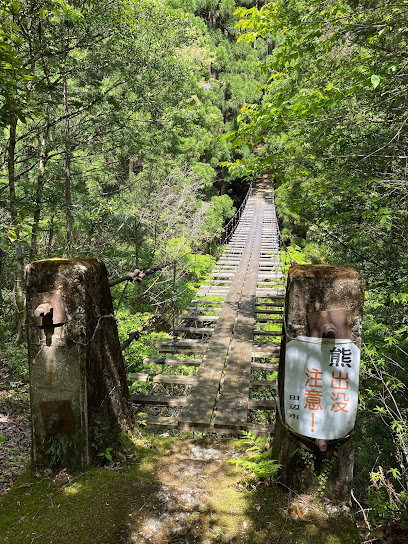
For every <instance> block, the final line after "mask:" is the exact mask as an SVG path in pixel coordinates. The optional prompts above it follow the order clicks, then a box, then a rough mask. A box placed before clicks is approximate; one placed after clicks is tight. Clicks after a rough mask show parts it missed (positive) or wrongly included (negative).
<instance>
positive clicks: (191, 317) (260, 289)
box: [131, 180, 284, 434]
mask: <svg viewBox="0 0 408 544" xmlns="http://www.w3.org/2000/svg"><path fill="white" fill-rule="evenodd" d="M279 249H280V244H279V230H278V224H277V218H276V213H275V206H274V200H273V192H272V189H271V187H270V185H269V182H268V181H267V180H259V181H258V182H256V183H255V184H254V187H253V190H252V193H251V195H250V196H249V198H248V200H247V203H246V206H245V209H244V211H243V213H242V215H241V217H240V220H239V223H238V225H237V228H236V230H235V232H234V234H233V236H232V237H231V239H230V241H229V243H228V244H227V245H226V246H225V248H224V251H223V253H222V256H221V257H220V259H219V260H218V262H217V264H216V266H215V268H214V270H213V271H212V273H211V275H210V278H209V279H208V280H207V281H206V282H205V283H204V284H203V285H202V286H201V287H200V289H199V290H198V292H197V298H196V299H195V300H194V301H193V302H192V305H191V306H190V307H188V308H187V309H186V312H187V313H184V314H182V315H180V316H179V318H178V323H177V326H176V327H175V328H174V331H173V334H174V336H173V338H172V339H169V340H167V341H163V342H159V343H157V345H156V347H157V349H158V352H159V353H160V355H162V356H161V357H148V358H146V359H145V360H144V364H146V365H151V364H156V365H162V366H161V369H162V370H161V372H158V373H157V374H151V373H133V374H132V375H131V379H132V380H133V381H134V382H152V383H153V384H157V387H156V385H154V386H153V391H152V392H151V394H149V395H132V396H131V399H132V401H133V402H135V403H137V404H142V405H144V408H143V410H144V411H150V412H152V413H150V414H149V415H148V417H147V418H146V425H147V426H148V427H159V428H165V429H179V430H199V431H205V432H214V433H223V434H238V433H240V432H241V431H242V430H252V431H255V432H258V433H259V434H269V433H271V432H272V431H273V424H272V421H273V413H274V410H275V404H276V403H275V392H276V375H277V369H278V359H279V352H280V339H281V334H282V319H283V309H284V308H283V307H284V276H283V270H282V266H281V260H280V254H279ZM174 367H178V368H179V369H180V367H181V368H182V369H183V374H182V375H181V374H172V373H171V369H172V368H174ZM184 374H185V375H184ZM164 384H166V386H165V387H164ZM161 386H163V391H164V392H165V394H161V392H160V388H161ZM169 388H170V394H169ZM174 392H175V393H176V394H173V393H174ZM146 406H153V407H154V408H153V409H152V408H150V410H148V409H147V408H146ZM163 414H165V415H163ZM268 414H269V415H268Z"/></svg>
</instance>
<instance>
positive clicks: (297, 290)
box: [273, 265, 364, 501]
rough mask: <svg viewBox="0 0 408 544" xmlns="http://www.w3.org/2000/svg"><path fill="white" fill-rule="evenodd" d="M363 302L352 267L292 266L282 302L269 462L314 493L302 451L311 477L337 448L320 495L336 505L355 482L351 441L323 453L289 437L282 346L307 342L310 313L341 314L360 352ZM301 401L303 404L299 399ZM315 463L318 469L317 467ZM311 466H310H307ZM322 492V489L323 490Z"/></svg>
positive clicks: (315, 484)
mask: <svg viewBox="0 0 408 544" xmlns="http://www.w3.org/2000/svg"><path fill="white" fill-rule="evenodd" d="M363 302H364V280H363V278H362V277H361V276H360V274H359V273H358V272H356V271H355V270H354V269H353V268H350V267H344V266H332V265H295V266H292V267H291V268H290V270H289V274H288V282H287V289H286V301H285V323H284V330H283V335H282V344H281V353H280V361H279V375H278V389H279V409H278V410H277V413H276V430H275V437H274V441H273V457H274V458H275V459H277V461H278V462H279V463H280V464H281V465H282V468H281V470H280V480H281V482H282V483H283V484H285V485H286V486H288V487H290V488H291V489H295V490H296V491H297V492H300V493H313V492H316V491H317V489H318V488H319V485H320V486H321V484H322V481H320V482H319V479H318V478H317V477H316V476H315V475H314V474H313V471H312V468H313V467H311V466H310V463H308V462H307V461H306V462H305V458H307V455H305V453H306V452H305V449H302V444H303V448H304V446H306V447H307V448H309V450H311V451H312V452H313V453H314V457H315V460H314V465H315V472H316V468H317V471H318V470H319V469H320V470H322V469H323V468H324V464H325V463H327V461H323V460H324V459H328V458H330V456H331V454H332V453H333V449H334V448H335V455H334V458H332V461H331V466H330V472H329V474H328V478H327V481H325V482H324V496H325V497H327V498H329V499H331V500H334V501H349V500H350V490H351V483H352V478H353V466H354V445H353V439H352V436H350V437H348V438H346V439H345V440H339V441H337V442H336V443H329V445H328V448H327V451H320V449H319V447H318V444H316V443H315V442H314V441H313V440H311V439H310V438H308V437H306V436H305V437H299V436H296V435H295V434H293V433H292V432H291V431H290V430H289V429H288V428H287V426H286V425H285V422H284V421H282V419H283V418H284V400H283V399H284V390H285V383H284V379H285V358H286V344H287V343H288V342H289V341H290V340H291V339H293V338H296V337H298V336H301V337H304V336H305V337H309V336H310V334H309V328H308V320H307V316H308V313H309V312H323V311H326V310H336V309H345V311H346V316H347V324H348V328H349V331H350V336H351V340H352V341H353V342H354V343H355V344H356V345H357V346H358V347H360V343H361V322H362V313H363ZM300 400H301V399H300ZM316 464H317V465H318V466H317V467H316ZM307 465H309V466H307ZM321 487H322V486H321Z"/></svg>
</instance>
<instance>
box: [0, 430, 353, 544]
mask: <svg viewBox="0 0 408 544" xmlns="http://www.w3.org/2000/svg"><path fill="white" fill-rule="evenodd" d="M152 444H153V447H142V446H140V445H139V446H135V447H134V449H133V451H132V452H131V453H129V450H128V451H127V452H126V453H127V455H128V457H129V456H130V455H133V456H134V457H133V459H132V460H131V462H126V463H125V462H124V463H123V464H122V465H121V466H120V465H116V466H112V467H110V468H99V469H92V470H90V471H88V472H86V473H83V474H79V475H76V476H73V477H72V476H68V475H67V473H66V471H61V472H60V473H59V474H57V475H55V474H54V475H52V474H49V471H45V472H44V471H43V472H41V473H38V472H37V473H35V472H34V471H27V472H25V473H24V474H23V475H22V476H21V477H20V478H19V479H18V480H17V482H16V484H15V486H14V487H13V488H12V489H11V490H10V491H9V492H8V493H7V494H6V495H5V497H4V498H3V499H2V501H1V502H0V535H1V536H0V542H1V543H5V544H6V543H7V544H31V543H35V542H38V543H41V544H52V543H55V544H57V543H58V544H71V543H76V544H91V543H92V544H95V543H98V544H119V543H121V544H134V543H137V544H144V543H151V542H153V543H157V544H159V543H160V544H170V543H171V544H181V543H183V544H187V543H202V544H207V543H208V544H209V543H220V544H227V543H228V544H235V543H236V544H238V543H251V544H261V543H262V544H284V543H287V542H290V543H291V544H310V543H312V542H314V541H315V540H316V539H318V540H319V544H354V543H357V542H359V539H358V536H357V532H356V529H355V526H354V522H353V520H352V518H351V517H350V515H349V513H348V512H347V511H344V510H342V509H337V510H333V511H332V512H331V515H330V516H329V515H328V514H327V512H324V509H323V508H322V507H321V506H319V505H317V504H315V503H313V502H312V501H311V500H310V499H309V498H308V497H299V496H296V497H295V496H293V495H290V494H288V492H287V491H285V490H283V489H280V488H279V487H278V486H276V485H274V486H265V487H261V488H258V489H257V490H253V491H251V490H247V489H241V488H240V486H239V485H238V484H237V482H239V481H240V480H242V478H243V473H242V472H241V471H240V470H238V469H237V468H236V467H235V465H233V464H231V463H229V462H228V460H230V459H231V458H234V457H235V456H236V455H237V454H240V452H241V451H242V449H243V447H244V442H243V441H237V440H231V439H216V438H214V439H213V438H208V439H200V440H181V439H172V438H165V437H160V438H155V439H154V440H152Z"/></svg>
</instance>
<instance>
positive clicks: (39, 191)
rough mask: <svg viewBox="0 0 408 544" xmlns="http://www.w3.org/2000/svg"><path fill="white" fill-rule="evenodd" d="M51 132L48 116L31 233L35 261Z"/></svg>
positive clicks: (42, 143)
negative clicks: (49, 134)
mask: <svg viewBox="0 0 408 544" xmlns="http://www.w3.org/2000/svg"><path fill="white" fill-rule="evenodd" d="M48 133H49V123H48V116H47V122H46V126H45V128H44V133H43V135H42V138H41V143H40V163H39V166H38V177H37V192H36V196H35V206H34V217H33V228H32V234H31V248H30V261H34V260H35V258H36V257H37V251H38V229H39V224H40V219H41V208H42V198H43V193H44V184H45V165H46V164H47V158H48V157H47V142H48Z"/></svg>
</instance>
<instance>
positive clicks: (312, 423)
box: [284, 336, 360, 440]
mask: <svg viewBox="0 0 408 544" xmlns="http://www.w3.org/2000/svg"><path fill="white" fill-rule="evenodd" d="M359 368H360V350H359V349H358V347H357V346H356V345H355V344H353V343H352V341H351V340H339V339H330V338H328V339H326V338H324V339H319V338H309V337H307V336H298V337H297V338H295V339H294V340H291V341H290V342H288V344H287V345H286V359H285V392H284V395H285V398H284V410H285V421H286V424H287V425H288V426H289V427H290V428H291V429H292V430H293V431H294V432H296V433H298V434H301V435H303V436H310V437H312V438H320V439H322V440H336V439H339V438H344V437H345V436H347V434H348V433H349V432H350V431H351V430H352V429H353V427H354V423H355V419H356V413H357V402H358V377H359Z"/></svg>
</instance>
